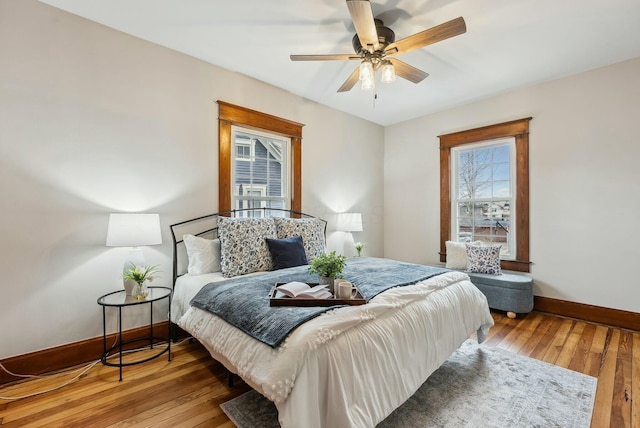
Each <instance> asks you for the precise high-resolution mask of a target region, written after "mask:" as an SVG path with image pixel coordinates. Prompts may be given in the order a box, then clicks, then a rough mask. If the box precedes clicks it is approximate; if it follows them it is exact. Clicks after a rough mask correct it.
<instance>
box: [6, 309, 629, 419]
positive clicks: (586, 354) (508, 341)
mask: <svg viewBox="0 0 640 428" xmlns="http://www.w3.org/2000/svg"><path fill="white" fill-rule="evenodd" d="M493 318H494V320H495V321H496V325H495V327H493V328H492V329H491V331H490V332H489V337H488V339H487V341H486V342H485V343H486V344H487V345H488V346H496V347H499V348H504V349H507V350H510V351H512V352H515V353H518V354H522V355H527V356H529V357H531V358H536V359H538V360H542V361H546V362H549V363H552V364H556V365H558V366H562V367H565V368H569V369H571V370H575V371H578V372H582V373H586V374H588V375H591V376H597V377H598V389H597V392H596V402H595V409H594V414H593V420H592V424H591V426H592V427H594V428H601V427H616V428H618V427H640V404H639V405H638V406H635V407H634V406H633V402H634V399H635V401H638V402H639V403H640V332H635V331H629V330H623V329H619V328H613V327H608V326H604V325H598V324H592V323H587V322H582V321H577V320H573V319H567V318H560V317H557V316H552V315H547V314H542V313H537V312H532V313H531V314H529V315H528V316H527V317H524V318H518V319H515V320H512V319H509V318H507V317H506V316H504V315H503V314H500V313H493ZM172 351H173V358H172V361H171V362H168V361H167V359H166V357H165V356H162V357H160V358H158V359H155V360H152V361H150V362H147V363H144V364H141V365H137V366H131V367H125V368H124V370H123V380H122V382H118V369H117V368H114V367H106V366H103V365H102V364H97V365H95V366H94V367H93V368H91V369H90V370H89V371H88V372H87V373H85V374H83V375H82V376H81V378H80V379H79V380H78V381H76V382H74V383H71V384H70V385H68V386H65V387H63V388H61V389H59V390H56V391H52V392H48V393H45V394H41V395H38V396H35V397H30V398H23V399H19V400H0V425H1V426H3V427H5V426H6V427H18V426H19V427H27V426H33V427H40V426H47V427H62V426H64V427H130V426H131V427H150V426H153V427H172V428H177V427H205V426H206V427H225V428H226V427H233V426H234V425H233V423H232V422H231V421H229V419H228V418H227V417H226V415H225V414H224V413H223V412H222V410H220V403H223V402H225V401H227V400H229V399H231V398H233V397H235V396H237V395H240V394H242V393H244V392H245V391H247V390H248V389H249V387H248V386H247V385H245V384H244V383H243V382H241V381H240V380H236V382H235V383H236V385H235V386H234V387H233V388H229V387H228V386H227V373H226V371H225V370H224V368H223V367H222V365H221V364H219V363H217V362H216V361H214V360H213V359H212V358H211V357H210V356H209V354H208V353H207V352H206V350H204V348H203V347H202V346H201V345H199V344H198V343H197V342H194V343H189V342H183V343H181V344H180V345H178V346H175V347H172ZM140 352H141V353H145V352H148V351H140ZM141 353H137V354H133V355H128V356H127V358H135V359H139V358H140V357H141ZM75 375H77V373H76V374H72V375H64V376H55V377H49V378H46V379H35V380H28V381H24V382H21V383H18V384H14V385H10V386H6V387H4V388H0V396H3V397H7V396H12V397H13V396H22V395H28V394H31V393H34V392H36V391H43V390H46V389H49V388H52V387H54V386H57V385H59V384H61V383H63V382H64V381H65V380H66V379H71V378H72V377H73V376H75Z"/></svg>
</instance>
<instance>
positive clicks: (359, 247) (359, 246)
mask: <svg viewBox="0 0 640 428" xmlns="http://www.w3.org/2000/svg"><path fill="white" fill-rule="evenodd" d="M354 246H355V248H356V251H357V252H358V257H360V255H361V254H360V253H362V250H363V249H364V242H356V243H355V245H354Z"/></svg>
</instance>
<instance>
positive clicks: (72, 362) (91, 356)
mask: <svg viewBox="0 0 640 428" xmlns="http://www.w3.org/2000/svg"><path fill="white" fill-rule="evenodd" d="M168 334H169V321H164V322H160V323H155V324H153V335H154V336H156V337H158V336H159V337H167V336H168ZM116 335H117V334H116V333H112V334H109V335H107V347H110V346H111V345H112V344H113V343H114V342H115V340H116ZM148 336H149V326H145V327H138V328H134V329H131V330H126V331H123V332H122V341H123V342H126V341H128V340H133V339H138V338H143V337H148ZM139 346H140V342H138V343H132V344H130V345H129V346H128V348H129V349H132V348H135V347H139ZM123 349H127V347H126V346H125V347H123ZM102 352H103V341H102V336H100V337H94V338H91V339H86V340H81V341H79V342H74V343H68V344H66V345H61V346H56V347H55V348H49V349H43V350H41V351H36V352H31V353H29V354H24V355H18V356H15V357H10V358H6V359H4V360H1V361H0V362H1V363H2V365H3V366H5V367H6V368H7V370H10V371H12V372H13V373H17V374H31V375H39V374H43V373H51V372H55V371H58V370H62V369H66V368H69V367H73V366H77V365H79V364H83V363H88V362H90V361H96V360H99V359H100V357H101V356H102ZM20 379H22V378H19V377H15V376H12V375H10V374H8V373H6V372H5V371H4V370H2V369H0V385H2V384H5V383H9V382H13V381H16V380H20Z"/></svg>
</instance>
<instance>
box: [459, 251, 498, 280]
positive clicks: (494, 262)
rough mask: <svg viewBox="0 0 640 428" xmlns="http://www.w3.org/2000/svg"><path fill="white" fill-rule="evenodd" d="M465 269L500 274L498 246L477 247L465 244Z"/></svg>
mask: <svg viewBox="0 0 640 428" xmlns="http://www.w3.org/2000/svg"><path fill="white" fill-rule="evenodd" d="M467 257H468V259H469V261H468V265H467V271H468V272H473V273H491V274H495V275H500V273H501V272H500V246H499V245H498V246H488V247H478V246H476V245H469V244H467Z"/></svg>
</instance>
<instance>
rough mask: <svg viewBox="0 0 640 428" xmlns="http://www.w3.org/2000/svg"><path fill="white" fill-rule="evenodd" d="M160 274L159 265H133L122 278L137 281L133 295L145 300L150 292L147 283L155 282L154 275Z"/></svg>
mask: <svg viewBox="0 0 640 428" xmlns="http://www.w3.org/2000/svg"><path fill="white" fill-rule="evenodd" d="M156 272H158V265H155V266H136V265H134V264H133V263H131V264H130V266H129V267H128V268H127V270H125V271H124V273H123V274H122V277H123V278H124V279H130V280H132V281H135V283H136V286H135V287H134V288H133V293H132V295H133V296H134V297H135V298H136V299H138V300H144V299H145V298H146V297H147V295H148V294H149V290H147V288H146V287H145V285H144V283H145V281H153V274H154V273H156Z"/></svg>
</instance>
